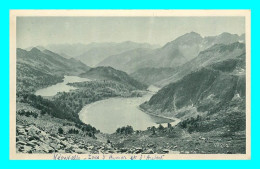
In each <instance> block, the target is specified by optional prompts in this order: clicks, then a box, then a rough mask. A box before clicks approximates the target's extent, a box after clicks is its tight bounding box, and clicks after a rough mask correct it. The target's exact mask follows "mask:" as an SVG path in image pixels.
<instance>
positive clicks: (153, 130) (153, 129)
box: [151, 126, 155, 135]
mask: <svg viewBox="0 0 260 169" xmlns="http://www.w3.org/2000/svg"><path fill="white" fill-rule="evenodd" d="M151 129H152V132H153V135H155V127H154V126H153V127H152V128H151Z"/></svg>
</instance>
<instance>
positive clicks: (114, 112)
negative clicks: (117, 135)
mask: <svg viewBox="0 0 260 169" xmlns="http://www.w3.org/2000/svg"><path fill="white" fill-rule="evenodd" d="M148 90H150V92H148V93H147V94H146V95H144V96H143V97H134V98H109V99H106V100H101V101H97V102H95V103H92V104H88V105H86V106H85V107H83V109H82V110H81V111H80V113H79V117H80V120H81V121H82V122H83V123H85V124H90V125H92V126H93V127H95V128H97V129H98V130H100V131H101V132H103V133H109V134H111V133H114V132H115V131H116V129H117V128H119V127H123V126H126V125H130V126H132V127H133V129H134V130H146V129H147V127H151V126H156V127H157V126H158V125H159V123H163V124H164V126H166V125H167V123H173V125H174V124H175V123H176V122H177V121H174V120H169V119H166V118H161V117H157V116H151V115H148V114H146V113H144V112H143V111H141V110H140V109H139V105H140V104H142V103H143V102H145V101H148V100H149V99H150V98H151V96H152V95H153V94H154V93H155V92H157V91H158V88H156V87H154V86H150V87H149V88H148Z"/></svg>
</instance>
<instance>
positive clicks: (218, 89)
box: [140, 55, 245, 132]
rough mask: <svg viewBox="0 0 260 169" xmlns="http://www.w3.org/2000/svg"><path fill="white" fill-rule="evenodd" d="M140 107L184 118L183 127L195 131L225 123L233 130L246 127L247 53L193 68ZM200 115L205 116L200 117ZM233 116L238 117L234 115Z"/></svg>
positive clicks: (204, 130) (210, 128) (222, 125)
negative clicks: (198, 68) (196, 68)
mask: <svg viewBox="0 0 260 169" xmlns="http://www.w3.org/2000/svg"><path fill="white" fill-rule="evenodd" d="M140 107H141V108H142V109H144V110H146V111H148V112H150V113H153V114H161V115H164V116H168V117H177V118H180V119H182V120H183V121H182V122H181V123H180V125H181V127H183V128H188V129H189V130H190V131H191V132H192V131H194V130H195V131H203V132H206V131H211V130H216V129H217V128H223V127H224V128H225V127H227V128H229V129H230V131H231V130H232V131H233V132H235V131H243V130H245V55H242V56H240V57H237V58H235V59H228V60H225V61H221V62H218V63H215V64H212V65H210V66H207V67H205V68H202V69H200V70H197V71H195V72H192V73H190V74H188V75H186V76H185V77H184V78H182V79H181V80H179V81H177V82H175V83H171V84H169V85H167V86H165V87H164V88H162V89H161V90H160V91H158V93H157V94H155V95H154V96H152V97H151V99H150V100H149V101H148V102H145V103H144V104H142V105H141V106H140ZM197 116H200V117H203V118H201V119H198V120H197V121H196V120H195V119H194V118H196V117H197ZM233 116H234V117H236V118H230V117H233ZM192 118H193V119H192ZM190 123H192V124H190ZM187 124H189V125H190V126H187ZM223 131H225V132H227V131H228V129H223Z"/></svg>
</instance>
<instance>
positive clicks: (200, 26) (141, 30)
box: [16, 17, 245, 48]
mask: <svg viewBox="0 0 260 169" xmlns="http://www.w3.org/2000/svg"><path fill="white" fill-rule="evenodd" d="M16 28H17V29H16V31H17V47H19V48H27V47H32V46H38V45H42V46H45V45H48V44H64V43H68V44H74V43H83V44H88V43H91V42H123V41H133V42H141V43H150V44H159V45H164V44H166V43H167V42H170V41H172V40H174V39H175V38H177V37H179V36H181V35H183V34H185V33H189V32H192V31H194V32H197V33H199V34H200V35H201V36H203V37H205V36H215V35H219V34H221V33H223V32H229V33H233V34H238V35H241V34H243V33H245V18H244V17H18V18H17V26H16Z"/></svg>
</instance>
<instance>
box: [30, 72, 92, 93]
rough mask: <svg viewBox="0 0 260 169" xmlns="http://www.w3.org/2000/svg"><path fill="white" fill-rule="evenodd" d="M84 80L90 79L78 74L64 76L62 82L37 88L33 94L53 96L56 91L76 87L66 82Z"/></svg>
mask: <svg viewBox="0 0 260 169" xmlns="http://www.w3.org/2000/svg"><path fill="white" fill-rule="evenodd" d="M85 81H91V80H90V79H87V78H81V77H78V76H64V79H63V82H61V83H57V84H55V85H52V86H49V87H46V88H43V89H40V90H37V91H36V92H35V95H39V96H55V95H56V94H57V93H58V92H69V91H70V90H75V89H77V88H76V87H73V86H70V85H67V84H68V83H75V82H85Z"/></svg>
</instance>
